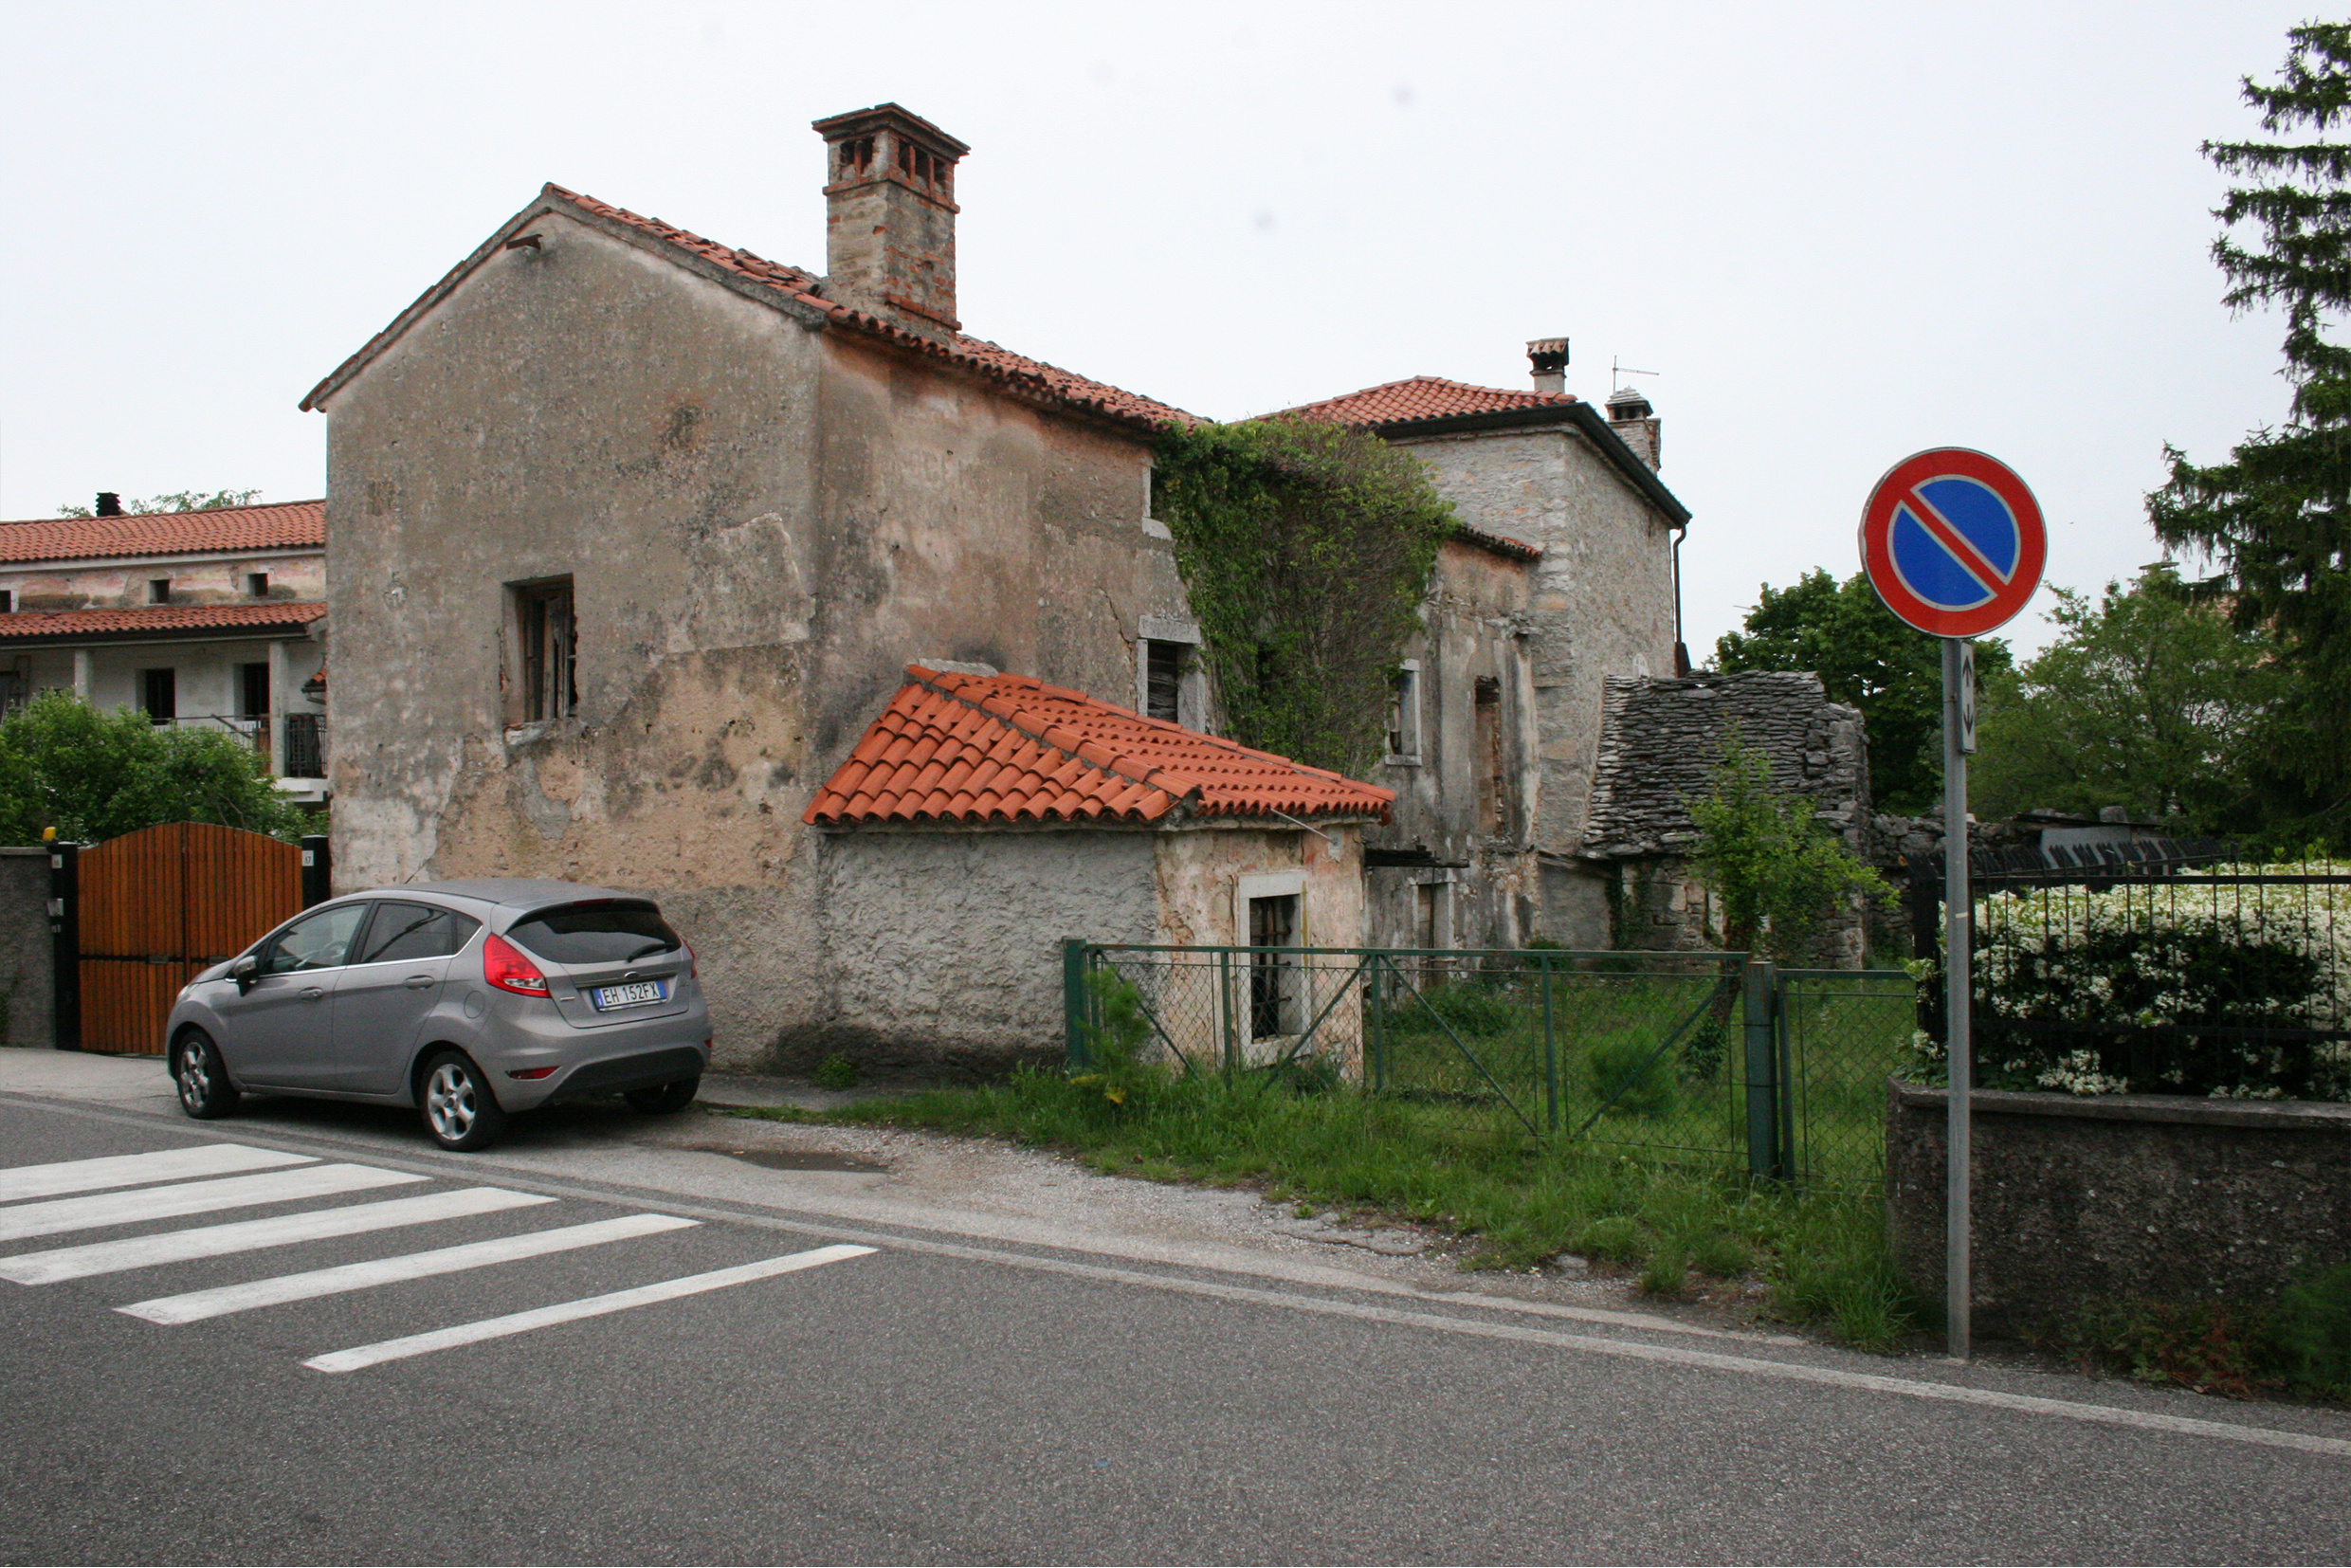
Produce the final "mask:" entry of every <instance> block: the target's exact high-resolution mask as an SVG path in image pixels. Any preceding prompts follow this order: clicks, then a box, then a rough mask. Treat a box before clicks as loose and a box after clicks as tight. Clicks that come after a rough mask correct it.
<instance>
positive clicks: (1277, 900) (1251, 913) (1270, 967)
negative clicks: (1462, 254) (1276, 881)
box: [1248, 893, 1298, 1040]
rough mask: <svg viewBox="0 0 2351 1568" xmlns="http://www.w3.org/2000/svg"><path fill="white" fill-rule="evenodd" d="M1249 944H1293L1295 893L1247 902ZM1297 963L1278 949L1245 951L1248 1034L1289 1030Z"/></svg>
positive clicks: (1257, 1035) (1260, 1037)
mask: <svg viewBox="0 0 2351 1568" xmlns="http://www.w3.org/2000/svg"><path fill="white" fill-rule="evenodd" d="M1248 922H1249V946H1251V947H1292V946H1295V945H1297V933H1298V895H1297V894H1295V893H1284V894H1280V895H1278V896H1276V897H1274V898H1269V899H1251V900H1249V903H1248ZM1297 974H1298V970H1297V966H1296V964H1295V963H1294V962H1293V961H1292V958H1291V957H1290V956H1287V955H1284V954H1280V953H1252V954H1250V955H1249V1034H1250V1036H1251V1037H1252V1038H1254V1039H1258V1040H1263V1039H1266V1038H1267V1037H1268V1036H1270V1035H1275V1034H1286V1033H1289V1032H1291V1030H1290V1028H1289V1023H1290V1019H1289V1014H1290V1013H1291V1012H1292V1011H1293V1009H1292V1008H1291V1007H1290V1005H1289V1004H1290V996H1291V994H1292V993H1293V992H1294V991H1295V990H1296V975H1297Z"/></svg>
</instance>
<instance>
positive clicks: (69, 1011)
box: [48, 839, 82, 1050]
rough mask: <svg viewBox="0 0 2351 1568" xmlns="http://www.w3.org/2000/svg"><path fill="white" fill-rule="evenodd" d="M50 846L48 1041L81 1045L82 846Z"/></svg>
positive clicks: (52, 842) (61, 1045) (59, 842)
mask: <svg viewBox="0 0 2351 1568" xmlns="http://www.w3.org/2000/svg"><path fill="white" fill-rule="evenodd" d="M48 848H49V1020H50V1042H51V1043H52V1044H53V1045H55V1046H56V1047H57V1048H58V1049H59V1050H80V1049H81V1048H82V896H81V880H82V873H81V867H80V866H79V865H78V864H77V861H78V858H79V857H80V855H81V853H82V846H80V845H79V844H72V843H68V842H67V841H65V840H64V839H51V840H50V841H49V845H48Z"/></svg>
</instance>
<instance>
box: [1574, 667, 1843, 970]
mask: <svg viewBox="0 0 2351 1568" xmlns="http://www.w3.org/2000/svg"><path fill="white" fill-rule="evenodd" d="M1734 731H1736V732H1737V734H1738V736H1739V738H1740V740H1741V741H1743V742H1744V743H1745V744H1747V745H1749V746H1752V747H1754V748H1756V749H1757V750H1759V751H1760V752H1762V753H1763V754H1764V756H1766V757H1769V758H1770V760H1771V764H1772V781H1773V783H1774V784H1775V785H1776V786H1777V787H1779V788H1781V789H1784V790H1787V791H1790V792H1792V793H1803V794H1806V795H1809V796H1810V797H1811V798H1812V801H1813V808H1814V811H1813V815H1814V819H1815V820H1816V821H1818V822H1820V823H1821V824H1822V825H1823V826H1824V827H1827V828H1829V829H1830V830H1832V831H1833V832H1835V833H1836V834H1837V835H1838V837H1840V838H1841V839H1843V840H1844V841H1845V845H1846V848H1850V849H1851V850H1852V851H1853V852H1854V853H1855V854H1856V855H1861V856H1864V857H1867V856H1868V854H1869V851H1870V848H1871V841H1872V821H1873V818H1872V815H1871V812H1870V810H1869V753H1868V739H1867V737H1866V735H1865V734H1864V730H1863V725H1862V718H1861V712H1860V710H1859V709H1857V708H1854V707H1850V706H1849V705H1847V704H1845V703H1843V702H1831V701H1829V697H1828V693H1827V692H1826V690H1824V689H1823V687H1822V686H1821V684H1820V677H1819V676H1817V675H1813V674H1809V673H1789V672H1782V671H1756V672H1750V673H1746V674H1740V675H1714V674H1708V673H1704V672H1701V673H1698V674H1695V675H1691V676H1688V677H1686V678H1682V679H1670V678H1668V679H1657V678H1640V677H1615V678H1612V679H1611V680H1610V681H1609V682H1608V702H1607V713H1606V723H1605V726H1604V729H1603V732H1602V735H1601V740H1600V748H1599V757H1598V761H1597V765H1596V767H1595V770H1594V782H1593V790H1592V810H1591V814H1590V816H1589V818H1588V819H1587V820H1586V822H1585V825H1584V835H1583V843H1582V846H1581V847H1580V850H1579V853H1580V855H1581V857H1582V858H1583V860H1584V862H1585V864H1586V866H1588V867H1589V868H1590V869H1589V874H1591V875H1593V876H1595V878H1596V879H1598V880H1599V881H1600V883H1601V885H1602V886H1603V887H1604V888H1605V890H1606V892H1607V895H1608V901H1609V909H1610V913H1611V921H1612V929H1611V932H1610V936H1611V940H1610V941H1609V943H1608V945H1609V946H1612V947H1620V948H1652V949H1658V948H1662V949H1688V948H1703V947H1713V946H1719V945H1720V941H1719V935H1720V933H1719V930H1716V931H1715V934H1714V935H1712V936H1710V935H1709V930H1710V928H1714V927H1719V924H1720V921H1719V917H1718V914H1717V912H1716V911H1715V910H1714V909H1713V908H1712V906H1711V904H1710V903H1709V899H1708V894H1707V891H1706V889H1705V888H1704V885H1702V884H1700V883H1699V882H1698V880H1697V879H1696V878H1695V877H1694V876H1693V875H1692V874H1691V870H1690V866H1689V855H1690V851H1691V848H1692V847H1693V846H1694V845H1695V844H1696V843H1697V840H1698V830H1697V826H1696V824H1695V823H1694V822H1692V821H1691V818H1690V810H1689V808H1690V802H1691V801H1693V800H1695V799H1700V798H1703V797H1704V795H1705V793H1706V792H1707V790H1708V789H1709V788H1710V787H1711V776H1710V775H1712V773H1713V771H1714V770H1715V768H1717V767H1718V766H1720V765H1721V762H1722V743H1723V740H1724V739H1725V738H1726V737H1728V736H1729V735H1730V734H1731V733H1732V732H1734ZM1866 935H1867V934H1866V930H1865V927H1864V923H1863V921H1862V920H1861V918H1860V912H1859V911H1854V912H1852V914H1851V916H1850V918H1846V919H1842V920H1839V921H1835V922H1834V923H1833V924H1832V926H1831V927H1830V929H1829V930H1828V932H1827V934H1826V935H1825V936H1824V938H1823V939H1822V942H1821V947H1822V951H1821V952H1820V953H1819V954H1818V955H1817V957H1819V958H1820V959H1821V960H1822V961H1823V962H1826V963H1832V964H1840V965H1848V966H1857V965H1859V964H1860V963H1861V962H1862V961H1863V959H1864V957H1865V954H1864V951H1863V950H1864V948H1865V946H1866Z"/></svg>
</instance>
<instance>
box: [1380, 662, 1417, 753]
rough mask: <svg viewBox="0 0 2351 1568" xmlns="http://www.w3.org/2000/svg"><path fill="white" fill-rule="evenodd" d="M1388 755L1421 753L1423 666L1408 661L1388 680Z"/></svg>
mask: <svg viewBox="0 0 2351 1568" xmlns="http://www.w3.org/2000/svg"><path fill="white" fill-rule="evenodd" d="M1388 755H1389V756H1391V757H1418V756H1419V755H1420V666H1419V665H1410V664H1408V665H1404V666H1403V667H1402V668H1400V669H1398V670H1397V671H1396V672H1395V675H1394V678H1393V679H1392V680H1391V681H1390V682H1389V683H1388Z"/></svg>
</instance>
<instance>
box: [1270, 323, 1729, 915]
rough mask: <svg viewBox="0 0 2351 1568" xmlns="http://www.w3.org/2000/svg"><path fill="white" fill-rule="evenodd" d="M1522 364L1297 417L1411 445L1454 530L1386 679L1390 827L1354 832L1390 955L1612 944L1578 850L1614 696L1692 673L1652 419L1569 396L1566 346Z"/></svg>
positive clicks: (1683, 513)
mask: <svg viewBox="0 0 2351 1568" xmlns="http://www.w3.org/2000/svg"><path fill="white" fill-rule="evenodd" d="M1527 354H1528V359H1529V361H1530V364H1531V366H1532V371H1533V382H1534V385H1533V387H1532V388H1531V389H1529V390H1523V391H1521V390H1513V389H1506V388H1500V387H1478V386H1470V385H1467V384H1465V383H1462V382H1458V381H1449V380H1445V379H1442V378H1440V377H1437V376H1429V375H1422V376H1413V377H1412V378H1411V379H1409V380H1404V381H1395V382H1391V383H1389V384H1387V385H1385V386H1379V387H1373V388H1369V389H1367V390H1365V391H1363V392H1351V393H1349V394H1347V395H1346V396H1344V397H1336V398H1330V399H1327V400H1325V401H1323V402H1320V403H1310V404H1307V405H1305V406H1304V407H1303V408H1299V409H1294V410H1289V412H1290V413H1291V414H1292V415H1294V416H1297V417H1303V418H1309V419H1327V420H1334V421H1338V422H1340V423H1343V424H1347V425H1351V426H1355V427H1357V428H1361V429H1367V430H1371V431H1373V432H1375V433H1376V434H1377V435H1379V436H1380V437H1382V438H1383V439H1385V440H1387V441H1388V442H1390V443H1392V444H1394V446H1396V447H1400V448H1402V449H1403V450H1405V451H1408V452H1411V453H1412V455H1413V456H1415V457H1417V458H1419V459H1420V460H1421V461H1422V462H1424V463H1426V464H1427V465H1429V468H1430V474H1431V479H1432V480H1433V482H1434V483H1435V485H1436V487H1437V489H1438V491H1439V492H1440V493H1441V494H1443V495H1444V496H1445V497H1446V499H1447V500H1449V501H1451V502H1452V503H1453V507H1454V511H1455V513H1456V515H1457V516H1458V517H1459V518H1460V519H1461V522H1462V526H1461V527H1460V529H1459V531H1458V532H1457V533H1456V535H1455V536H1454V538H1452V539H1451V540H1449V541H1448V542H1447V544H1446V545H1445V546H1444V548H1443V550H1442V552H1441V554H1440V556H1439V559H1438V563H1437V570H1436V573H1435V574H1434V576H1433V579H1432V581H1431V586H1430V593H1429V597H1428V600H1427V602H1426V604H1425V605H1424V606H1423V607H1422V611H1421V626H1422V629H1421V632H1420V634H1419V636H1418V637H1417V638H1416V639H1415V641H1414V644H1413V646H1412V647H1409V648H1408V649H1407V650H1406V657H1405V661H1404V665H1403V671H1402V674H1401V676H1400V678H1399V680H1398V682H1397V685H1396V693H1395V715H1394V719H1393V720H1391V723H1390V726H1389V733H1390V750H1389V756H1388V757H1387V761H1386V775H1385V782H1386V783H1387V784H1388V785H1389V786H1390V787H1391V788H1393V789H1394V791H1395V792H1396V807H1395V811H1394V820H1393V821H1392V822H1391V823H1390V824H1388V825H1387V826H1385V827H1382V828H1378V829H1376V830H1370V831H1368V832H1367V834H1366V837H1365V840H1364V861H1365V866H1366V876H1367V878H1368V879H1369V884H1370V890H1369V893H1368V901H1369V907H1368V924H1369V929H1370V931H1371V934H1372V940H1373V941H1374V942H1376V943H1378V944H1381V945H1393V946H1404V947H1517V946H1520V945H1522V944H1523V943H1524V942H1526V941H1528V940H1529V939H1534V938H1537V937H1544V938H1548V939H1552V940H1555V941H1559V942H1562V943H1564V944H1566V945H1567V946H1570V947H1576V948H1600V947H1605V946H1607V945H1609V936H1610V930H1611V927H1610V917H1609V909H1610V903H1609V897H1610V895H1609V883H1608V880H1607V879H1606V878H1605V877H1601V876H1596V875H1595V874H1594V867H1593V866H1592V864H1591V863H1590V862H1589V861H1588V860H1587V859H1586V858H1585V857H1584V856H1583V854H1582V845H1583V838H1584V830H1585V826H1586V821H1587V815H1588V812H1589V811H1590V807H1591V801H1592V796H1593V789H1594V786H1595V779H1596V777H1597V762H1598V757H1599V754H1600V749H1601V730H1602V723H1603V717H1602V710H1603V704H1604V698H1605V684H1606V683H1607V682H1608V681H1609V680H1610V679H1611V678H1613V677H1620V676H1633V677H1641V676H1651V675H1665V676H1670V675H1673V674H1676V673H1679V672H1680V671H1681V670H1683V669H1685V668H1686V665H1687V660H1686V656H1685V655H1684V653H1683V651H1682V647H1681V631H1680V613H1681V605H1680V588H1679V582H1678V576H1677V571H1676V559H1677V556H1676V552H1677V551H1678V549H1679V547H1680V542H1681V537H1682V535H1683V534H1684V533H1686V531H1687V529H1688V526H1689V520H1690V514H1689V511H1688V509H1687V508H1686V507H1685V506H1684V505H1683V504H1682V503H1681V501H1678V500H1676V499H1675V497H1674V496H1673V494H1672V492H1671V491H1669V490H1668V489H1667V488H1666V487H1665V484H1664V483H1663V482H1661V481H1660V480H1659V479H1658V477H1657V462H1658V451H1659V426H1658V421H1657V417H1656V414H1655V411H1654V410H1653V409H1652V407H1651V406H1650V404H1649V401H1648V399H1647V398H1645V397H1643V396H1642V395H1641V394H1639V393H1638V392H1630V391H1625V392H1617V393H1615V394H1613V396H1612V397H1611V398H1610V399H1609V400H1608V403H1607V405H1606V407H1605V410H1602V409H1595V407H1594V406H1593V405H1592V404H1590V403H1588V402H1586V401H1584V400H1582V399H1580V398H1577V397H1575V396H1572V395H1570V394H1569V393H1568V392H1566V391H1565V390H1564V387H1565V376H1566V366H1567V357H1568V345H1567V340H1566V339H1565V338H1545V339H1540V340H1538V341H1536V342H1533V343H1530V344H1528V345H1527Z"/></svg>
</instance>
